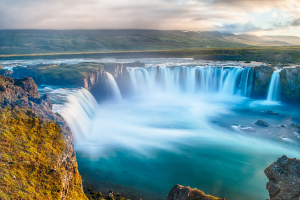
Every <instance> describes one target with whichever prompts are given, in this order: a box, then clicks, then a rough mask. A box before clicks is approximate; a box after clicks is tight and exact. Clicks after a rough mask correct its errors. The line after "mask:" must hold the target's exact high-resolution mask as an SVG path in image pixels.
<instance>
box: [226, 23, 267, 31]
mask: <svg viewBox="0 0 300 200" xmlns="http://www.w3.org/2000/svg"><path fill="white" fill-rule="evenodd" d="M221 28H223V29H225V30H227V31H230V32H234V33H244V32H253V31H258V30H262V28H259V27H257V26H256V25H254V24H251V23H246V24H239V23H235V24H225V25H224V26H222V27H221Z"/></svg>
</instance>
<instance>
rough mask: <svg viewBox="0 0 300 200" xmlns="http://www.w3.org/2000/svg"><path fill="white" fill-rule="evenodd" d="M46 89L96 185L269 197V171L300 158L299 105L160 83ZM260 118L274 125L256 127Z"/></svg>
mask: <svg viewBox="0 0 300 200" xmlns="http://www.w3.org/2000/svg"><path fill="white" fill-rule="evenodd" d="M166 65H167V64H164V66H166ZM137 85H138V86H139V87H141V84H137ZM47 87H48V88H46V89H45V86H42V87H40V88H39V89H40V91H44V92H50V97H51V101H52V102H54V103H55V106H54V108H55V110H56V111H58V112H60V113H61V114H62V115H63V116H64V118H65V119H66V121H67V122H68V124H69V126H70V127H71V129H72V132H73V134H74V140H75V150H76V153H77V160H78V167H79V172H80V174H81V176H82V178H83V180H84V183H85V184H87V183H90V184H93V185H94V186H95V187H96V189H95V190H97V191H104V192H105V191H108V190H110V189H112V190H115V191H116V192H121V193H123V194H125V195H128V194H129V197H131V198H132V197H133V198H138V197H143V199H145V200H152V199H153V200H154V199H155V200H160V199H162V200H163V199H165V198H166V196H167V194H168V192H169V190H170V189H171V187H172V186H173V185H175V184H181V185H184V186H191V187H196V188H198V189H200V190H203V191H204V192H205V193H208V194H211V195H214V196H219V197H223V198H226V199H230V200H240V199H244V200H259V199H267V198H269V197H268V192H267V190H266V189H265V184H266V182H267V181H268V179H267V178H266V176H265V175H264V169H265V168H266V167H268V166H269V165H270V164H271V163H273V162H274V161H276V159H277V158H279V157H280V156H282V155H287V156H289V157H298V158H299V157H300V153H299V150H300V135H299V134H298V133H297V129H295V128H294V127H292V126H291V123H298V124H299V123H300V119H299V117H300V116H299V113H300V112H299V111H300V108H299V107H298V106H296V105H291V104H283V103H281V102H275V101H266V100H252V99H249V98H246V97H241V96H240V95H238V94H234V95H233V94H230V95H228V94H224V93H223V92H217V93H206V92H205V93H197V94H193V93H189V92H178V91H177V92H174V91H172V92H169V91H168V90H167V91H166V90H157V89H155V88H154V89H153V88H152V89H153V91H152V92H145V91H144V92H141V93H138V95H134V96H132V97H131V98H128V99H124V100H120V99H114V100H112V99H111V100H108V101H105V102H101V103H100V104H97V103H95V101H94V99H93V97H92V96H91V95H90V94H89V92H88V91H86V90H84V89H80V88H63V89H61V88H57V87H56V88H53V87H52V86H47ZM47 89H48V91H47ZM165 89H166V88H165ZM267 110H272V111H274V112H278V113H280V115H267V114H266V111H267ZM289 116H292V117H289ZM259 119H261V120H265V121H266V122H268V123H269V124H270V127H267V128H265V127H259V126H256V125H255V124H254V123H255V122H256V121H257V120H259ZM282 124H283V125H286V127H285V128H282V127H281V125H282Z"/></svg>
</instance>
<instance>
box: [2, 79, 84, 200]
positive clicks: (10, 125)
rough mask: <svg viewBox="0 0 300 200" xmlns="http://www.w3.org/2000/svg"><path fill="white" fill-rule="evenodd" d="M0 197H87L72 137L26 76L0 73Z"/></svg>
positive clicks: (67, 128)
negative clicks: (14, 77)
mask: <svg viewBox="0 0 300 200" xmlns="http://www.w3.org/2000/svg"><path fill="white" fill-rule="evenodd" d="M0 83H1V84H2V85H3V86H5V88H6V89H5V90H2V91H0V143H1V144H0V199H5V200H6V199H87V198H86V196H85V195H84V193H83V190H82V183H81V177H80V175H79V173H78V169H77V161H76V154H75V151H74V147H73V136H72V133H71V130H70V128H69V127H68V125H67V124H66V122H65V121H64V119H63V118H62V117H61V116H60V115H58V114H54V113H53V112H52V104H51V103H50V102H49V97H48V95H45V96H43V97H40V95H39V93H38V90H37V86H36V84H35V83H34V81H33V80H32V78H23V79H12V78H8V77H4V76H0Z"/></svg>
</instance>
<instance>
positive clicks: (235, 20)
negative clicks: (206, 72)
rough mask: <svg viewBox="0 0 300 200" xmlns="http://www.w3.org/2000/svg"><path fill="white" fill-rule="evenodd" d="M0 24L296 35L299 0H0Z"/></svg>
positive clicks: (10, 26) (299, 29)
mask: <svg viewBox="0 0 300 200" xmlns="http://www.w3.org/2000/svg"><path fill="white" fill-rule="evenodd" d="M0 29H160V30H189V31H221V32H231V33H235V34H255V35H292V36H300V0H0Z"/></svg>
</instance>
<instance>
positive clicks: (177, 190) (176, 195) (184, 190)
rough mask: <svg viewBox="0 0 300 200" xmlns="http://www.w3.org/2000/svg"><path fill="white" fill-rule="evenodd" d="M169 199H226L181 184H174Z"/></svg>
mask: <svg viewBox="0 0 300 200" xmlns="http://www.w3.org/2000/svg"><path fill="white" fill-rule="evenodd" d="M167 200H225V199H223V198H217V197H213V196H210V195H206V194H204V192H202V191H200V190H197V189H191V188H190V187H183V186H181V185H174V186H173V187H172V189H171V190H170V192H169V195H168V196H167Z"/></svg>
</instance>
